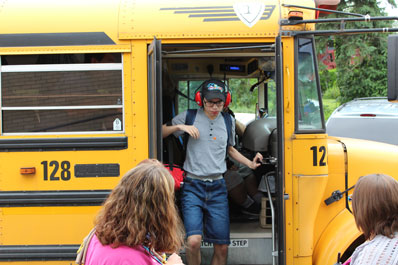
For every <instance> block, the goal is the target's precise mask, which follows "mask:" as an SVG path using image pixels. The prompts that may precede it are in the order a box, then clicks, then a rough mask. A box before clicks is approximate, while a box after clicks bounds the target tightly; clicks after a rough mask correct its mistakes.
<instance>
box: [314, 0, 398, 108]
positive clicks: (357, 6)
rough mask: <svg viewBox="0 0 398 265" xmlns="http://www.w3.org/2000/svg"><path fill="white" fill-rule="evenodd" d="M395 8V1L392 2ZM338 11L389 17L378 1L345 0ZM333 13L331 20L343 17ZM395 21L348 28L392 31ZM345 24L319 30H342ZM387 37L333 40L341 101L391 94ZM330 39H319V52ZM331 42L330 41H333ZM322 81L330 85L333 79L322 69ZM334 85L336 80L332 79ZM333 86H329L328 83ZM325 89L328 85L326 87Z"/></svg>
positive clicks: (353, 24) (352, 24)
mask: <svg viewBox="0 0 398 265" xmlns="http://www.w3.org/2000/svg"><path fill="white" fill-rule="evenodd" d="M388 2H389V3H390V4H391V5H393V6H395V1H394V0H389V1H388ZM338 10H340V11H345V12H351V13H359V14H364V15H370V16H371V17H375V16H385V15H386V13H385V11H384V10H383V9H382V8H380V7H379V5H378V2H377V0H366V1H364V0H341V2H340V4H339V6H338ZM343 16H345V15H336V14H332V15H330V16H329V17H343ZM392 24H393V22H392V21H372V22H347V23H345V24H344V27H345V29H359V28H389V27H391V26H392ZM339 27H341V24H339V23H334V24H329V23H328V24H326V23H325V24H322V25H317V29H318V30H319V29H338V28H339ZM387 37H388V35H387V34H385V33H367V34H357V35H350V36H349V35H336V36H334V37H333V38H332V41H333V42H334V47H335V56H336V65H337V75H336V77H337V80H336V85H337V87H338V88H339V89H340V102H341V103H343V102H346V101H349V100H351V99H354V98H358V97H371V96H386V95H387ZM328 40H329V39H328V38H325V37H318V38H317V41H318V51H319V50H321V51H322V49H324V47H326V42H327V41H328ZM329 41H330V40H329ZM320 74H321V80H322V81H323V82H328V81H329V80H328V79H330V78H331V77H330V73H329V72H328V71H327V70H326V69H320ZM330 81H332V82H333V80H330ZM328 84H329V83H328ZM323 85H324V86H325V83H324V84H323Z"/></svg>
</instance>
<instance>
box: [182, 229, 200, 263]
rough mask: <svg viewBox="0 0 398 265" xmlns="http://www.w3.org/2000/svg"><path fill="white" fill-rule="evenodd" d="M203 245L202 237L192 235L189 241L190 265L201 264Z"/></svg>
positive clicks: (188, 255) (187, 250)
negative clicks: (201, 248) (201, 247)
mask: <svg viewBox="0 0 398 265" xmlns="http://www.w3.org/2000/svg"><path fill="white" fill-rule="evenodd" d="M201 243H202V236H200V235H192V236H189V237H188V239H187V248H186V254H187V263H188V265H199V264H200V262H201V256H200V245H201Z"/></svg>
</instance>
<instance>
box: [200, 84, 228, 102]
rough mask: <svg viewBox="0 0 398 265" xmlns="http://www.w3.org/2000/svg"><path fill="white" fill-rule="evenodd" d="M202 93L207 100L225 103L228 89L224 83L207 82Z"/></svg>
mask: <svg viewBox="0 0 398 265" xmlns="http://www.w3.org/2000/svg"><path fill="white" fill-rule="evenodd" d="M202 93H203V97H204V98H205V99H207V100H212V99H215V98H218V99H221V100H222V101H224V102H225V98H226V93H227V89H226V86H225V84H224V82H222V81H219V80H207V81H205V82H204V83H203V88H202Z"/></svg>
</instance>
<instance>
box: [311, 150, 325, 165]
mask: <svg viewBox="0 0 398 265" xmlns="http://www.w3.org/2000/svg"><path fill="white" fill-rule="evenodd" d="M310 150H312V154H313V156H312V165H313V166H314V167H317V166H320V167H324V166H326V162H325V157H326V147H325V146H320V147H319V153H322V156H321V159H319V164H318V147H317V146H312V147H311V148H310Z"/></svg>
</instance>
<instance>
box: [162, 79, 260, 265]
mask: <svg viewBox="0 0 398 265" xmlns="http://www.w3.org/2000/svg"><path fill="white" fill-rule="evenodd" d="M198 93H200V94H199V95H196V100H197V103H198V104H199V105H200V106H202V108H200V109H198V110H197V113H196V117H195V120H194V123H193V125H186V124H185V119H186V111H185V112H183V113H180V114H179V115H177V116H176V117H174V118H173V120H172V125H171V126H167V125H166V124H165V125H163V127H162V136H163V138H165V137H167V136H169V135H170V134H172V133H173V134H174V135H175V136H179V135H182V134H184V133H187V134H188V135H189V140H188V143H187V150H186V158H185V162H184V167H183V168H184V170H185V171H186V173H187V175H186V177H185V179H184V186H183V188H182V191H181V192H182V193H181V205H182V215H183V219H184V226H185V230H186V234H187V245H188V246H187V251H186V252H187V261H188V264H189V265H199V264H200V263H201V255H200V246H201V242H202V236H203V240H204V241H206V242H209V243H213V246H214V253H213V257H212V261H211V264H213V265H218V264H219V265H222V264H226V263H227V255H228V245H229V243H230V239H229V208H228V198H227V196H228V195H227V189H226V186H225V181H224V179H223V174H224V172H225V171H226V170H227V168H226V160H225V159H226V155H227V153H228V155H229V156H230V157H232V158H233V159H235V160H236V161H237V162H239V163H241V164H244V165H246V166H248V167H249V168H251V169H256V168H257V167H258V166H260V165H261V163H260V161H261V160H262V159H263V157H262V155H261V154H260V153H257V154H256V156H255V157H254V158H253V160H252V161H250V160H249V159H247V158H246V157H244V156H243V155H242V154H240V153H239V152H238V151H237V150H236V149H235V148H234V147H233V146H234V144H235V140H234V139H235V128H234V127H235V121H234V120H233V118H231V120H232V126H231V127H232V130H231V135H230V136H229V137H228V129H227V126H226V121H225V120H224V117H223V116H222V114H221V111H222V110H223V108H225V107H227V106H228V104H229V101H230V95H228V94H229V92H228V90H227V87H226V85H225V84H224V83H223V82H222V81H219V80H208V81H205V82H204V83H203V84H202V85H201V90H200V91H198ZM227 115H229V114H227Z"/></svg>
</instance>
